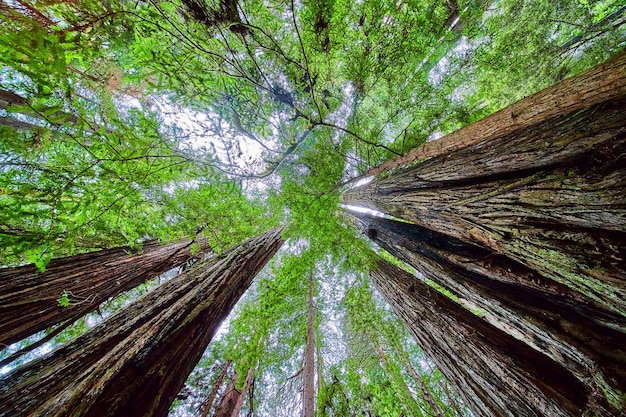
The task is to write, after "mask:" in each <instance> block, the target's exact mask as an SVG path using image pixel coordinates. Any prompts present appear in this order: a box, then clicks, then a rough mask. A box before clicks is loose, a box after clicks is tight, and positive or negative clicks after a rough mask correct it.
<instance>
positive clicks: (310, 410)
mask: <svg viewBox="0 0 626 417" xmlns="http://www.w3.org/2000/svg"><path fill="white" fill-rule="evenodd" d="M308 300H309V301H308V310H307V336H306V348H305V350H304V364H303V368H304V372H303V379H304V384H303V388H302V417H314V416H315V305H314V304H313V273H312V272H311V273H309V299H308Z"/></svg>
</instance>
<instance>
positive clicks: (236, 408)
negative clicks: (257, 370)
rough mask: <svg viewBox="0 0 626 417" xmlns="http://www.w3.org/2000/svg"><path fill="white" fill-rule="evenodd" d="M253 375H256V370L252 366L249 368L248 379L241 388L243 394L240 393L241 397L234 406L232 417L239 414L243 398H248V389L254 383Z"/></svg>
mask: <svg viewBox="0 0 626 417" xmlns="http://www.w3.org/2000/svg"><path fill="white" fill-rule="evenodd" d="M253 377H254V372H253V370H252V368H250V369H248V374H247V375H246V381H245V382H244V384H243V388H242V389H241V394H240V395H239V398H237V402H236V403H235V406H234V407H233V411H232V413H231V414H230V417H238V416H239V411H241V406H242V405H243V400H244V399H245V398H246V395H248V390H249V389H250V384H252V378H253Z"/></svg>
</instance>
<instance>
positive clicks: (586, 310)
mask: <svg viewBox="0 0 626 417" xmlns="http://www.w3.org/2000/svg"><path fill="white" fill-rule="evenodd" d="M355 216H357V218H358V220H357V222H356V223H357V225H358V226H359V227H360V228H361V229H362V230H363V231H364V232H366V233H367V234H368V236H369V237H370V238H371V239H372V240H373V241H374V242H376V243H377V244H378V245H380V246H381V247H382V248H384V249H386V250H387V251H388V252H390V253H391V254H393V255H394V256H396V257H397V258H398V259H401V260H403V261H404V262H406V263H408V264H409V265H411V266H413V267H414V268H416V269H417V271H418V272H420V274H422V275H423V276H424V277H425V278H428V279H430V280H432V281H433V282H435V283H437V284H439V285H441V286H442V287H444V288H446V289H447V290H449V291H451V292H452V294H453V295H454V296H456V297H458V298H459V299H460V300H461V302H462V303H464V304H465V305H466V306H467V307H468V308H471V309H480V310H483V311H484V313H485V317H484V318H485V319H486V320H487V321H489V322H491V323H492V324H493V325H494V326H496V327H498V328H500V329H501V330H503V331H504V332H506V333H508V334H510V335H511V336H513V337H515V338H516V339H519V340H521V341H523V342H524V343H526V344H527V345H529V346H531V347H532V348H533V349H536V350H537V351H539V352H541V353H543V354H545V355H547V356H549V357H550V358H552V359H553V360H555V361H556V362H558V363H560V364H561V366H563V367H564V368H567V369H568V370H569V371H570V372H572V373H573V374H574V375H575V376H576V377H577V378H578V379H579V380H580V382H581V383H584V384H585V385H587V386H588V390H589V391H590V392H597V394H596V395H597V397H598V399H600V398H604V401H602V402H603V403H607V402H608V403H611V404H613V407H615V408H617V409H619V408H621V407H622V406H623V404H620V403H621V402H622V401H623V394H624V392H626V352H625V351H624V348H623V347H624V346H626V334H625V333H623V331H624V329H626V320H625V319H624V318H623V317H622V316H620V315H618V314H616V313H613V312H611V311H610V310H607V309H604V308H603V307H602V306H601V305H598V304H597V303H594V301H593V300H591V299H589V298H585V297H584V296H582V295H581V294H579V293H577V292H575V291H572V290H571V289H569V288H568V287H566V286H564V285H560V284H558V283H555V282H553V281H551V280H549V279H546V278H545V277H543V276H541V275H540V274H538V273H537V272H535V271H532V270H531V269H529V268H528V267H526V266H524V265H523V264H521V263H519V262H516V261H514V260H511V259H509V258H507V257H505V256H502V255H498V254H497V253H494V252H492V251H489V250H486V249H483V248H480V247H478V246H475V245H471V244H467V243H464V242H462V241H460V240H458V239H454V238H450V237H447V236H444V235H442V234H439V233H436V232H432V231H430V230H428V229H426V228H423V227H420V226H417V225H412V224H408V223H402V222H397V221H394V220H389V219H382V218H379V217H374V216H368V215H364V214H355ZM617 329H622V331H619V330H617Z"/></svg>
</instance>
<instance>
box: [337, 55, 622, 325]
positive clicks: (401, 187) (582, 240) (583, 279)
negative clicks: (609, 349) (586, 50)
mask: <svg viewBox="0 0 626 417" xmlns="http://www.w3.org/2000/svg"><path fill="white" fill-rule="evenodd" d="M621 57H624V58H626V54H624V55H621ZM618 61H619V60H618ZM623 61H625V62H626V59H624V60H623ZM615 62H616V61H612V63H613V64H614V63H615ZM620 62H621V61H620ZM609 64H611V63H609ZM609 64H606V65H609ZM605 67H606V66H602V67H600V68H599V69H598V68H597V69H595V71H594V72H593V73H594V74H596V73H597V74H598V75H604V77H605V78H606V80H612V84H611V86H612V87H613V89H614V91H621V92H622V93H621V95H619V96H618V95H616V93H615V92H611V93H610V94H608V93H607V96H610V97H613V98H612V99H610V100H607V101H605V102H603V103H600V104H596V105H593V106H591V107H588V108H585V109H583V110H580V111H577V112H574V113H559V114H557V115H556V116H554V117H552V118H550V119H548V120H546V121H543V122H541V123H538V124H536V125H532V126H528V125H527V124H524V127H525V129H524V130H521V131H516V132H515V133H512V134H506V135H501V136H499V137H497V138H495V139H491V140H488V141H484V142H482V143H479V144H477V145H473V146H469V147H467V148H464V149H461V150H458V151H455V152H452V153H450V154H448V155H446V156H440V157H436V158H432V159H430V160H427V161H426V162H423V163H421V164H419V165H417V166H415V167H412V168H408V169H407V170H405V171H402V172H398V173H396V174H394V175H392V176H390V177H388V178H385V179H380V180H377V181H374V182H372V183H370V184H368V185H366V186H364V187H360V188H355V189H352V190H349V191H347V192H346V193H345V195H344V202H345V203H347V204H355V205H362V206H366V207H369V208H373V209H376V210H379V211H382V212H384V213H387V214H390V215H392V216H395V217H399V218H401V219H404V220H408V221H410V222H413V223H415V224H418V225H420V226H423V227H426V228H429V229H431V230H434V231H436V232H439V233H442V234H444V235H447V236H451V237H455V238H457V239H459V240H462V241H465V242H469V243H473V244H475V245H477V246H481V247H484V248H489V249H491V250H493V251H495V252H497V253H500V254H503V255H506V256H507V257H509V258H511V259H514V260H516V261H518V262H520V263H522V264H524V265H526V266H527V267H529V268H531V269H532V270H534V271H537V272H538V273H539V274H541V275H543V276H545V277H546V278H549V279H551V280H553V281H555V282H558V283H560V284H563V285H565V286H567V287H569V288H570V289H571V290H573V291H576V292H579V293H581V294H584V295H585V296H586V297H589V298H591V299H593V300H594V301H595V302H597V303H600V304H602V305H604V307H605V308H607V309H610V310H613V311H615V312H618V313H619V314H621V315H623V316H624V317H626V262H624V260H625V259H626V221H625V219H626V94H624V93H625V90H626V69H625V68H622V69H621V70H619V71H618V70H617V69H614V68H613V70H612V71H608V72H607V71H600V70H601V69H604V68H605ZM609 67H610V65H609ZM583 79H585V77H583ZM562 84H563V83H561V84H559V85H558V86H561V87H563V86H562ZM558 86H557V87H558ZM579 87H580V86H579ZM580 88H582V87H580ZM606 88H608V86H607V87H605V89H604V90H603V91H605V90H606ZM549 90H550V91H551V92H552V94H551V95H550V96H551V97H552V100H553V103H554V102H557V103H558V100H561V99H562V100H565V101H567V100H573V99H574V98H576V99H577V100H578V99H579V95H582V96H583V97H585V94H586V93H585V92H584V91H580V92H577V91H571V90H567V89H566V90H565V91H562V90H560V89H558V88H556V89H555V88H552V89H549ZM540 94H543V93H540ZM545 100H547V97H546V98H545ZM522 101H524V100H522ZM561 104H562V103H561ZM515 106H517V105H513V106H511V108H513V109H509V108H507V109H505V110H503V111H504V112H514V111H515V110H514V108H516V107H515ZM562 107H565V108H568V107H567V106H555V109H556V110H558V111H559V112H561V110H562ZM478 123H481V122H478ZM494 128H495V127H494Z"/></svg>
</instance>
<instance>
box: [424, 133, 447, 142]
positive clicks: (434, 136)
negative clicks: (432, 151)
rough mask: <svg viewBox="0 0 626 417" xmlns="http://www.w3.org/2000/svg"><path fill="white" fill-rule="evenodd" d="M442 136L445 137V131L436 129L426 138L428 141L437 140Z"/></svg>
mask: <svg viewBox="0 0 626 417" xmlns="http://www.w3.org/2000/svg"><path fill="white" fill-rule="evenodd" d="M441 137H443V132H442V131H440V130H436V131H434V132H433V133H431V134H430V136H428V138H426V142H430V141H433V140H437V139H439V138H441Z"/></svg>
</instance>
